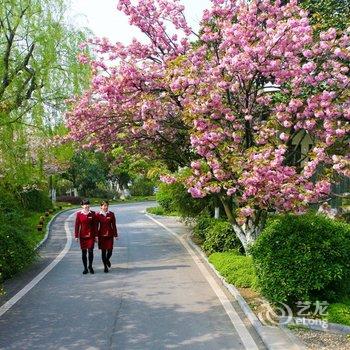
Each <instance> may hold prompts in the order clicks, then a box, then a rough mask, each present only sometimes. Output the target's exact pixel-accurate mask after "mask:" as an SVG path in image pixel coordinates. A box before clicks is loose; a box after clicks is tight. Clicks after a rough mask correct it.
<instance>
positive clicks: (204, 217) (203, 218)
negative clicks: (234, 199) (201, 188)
mask: <svg viewBox="0 0 350 350" xmlns="http://www.w3.org/2000/svg"><path fill="white" fill-rule="evenodd" d="M213 220H216V219H213V218H212V217H210V216H209V214H208V213H207V212H204V213H202V214H201V215H199V216H198V217H197V218H196V224H195V226H194V227H193V235H194V236H195V237H196V238H199V239H200V240H201V241H204V240H205V232H206V230H207V228H208V227H209V226H210V225H212V223H213Z"/></svg>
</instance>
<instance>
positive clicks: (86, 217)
mask: <svg viewBox="0 0 350 350" xmlns="http://www.w3.org/2000/svg"><path fill="white" fill-rule="evenodd" d="M81 206H82V210H81V211H78V212H77V214H76V218H75V231H74V236H75V240H76V241H77V242H78V240H79V241H80V248H81V253H82V260H83V264H84V271H83V274H84V275H85V274H87V273H88V272H89V271H90V273H94V269H93V268H92V262H93V260H94V246H95V239H96V238H97V221H96V213H95V212H94V211H92V210H90V202H89V201H88V200H87V199H84V200H83V201H82V202H81ZM87 255H88V256H87ZM88 259H89V270H88V266H87V262H88Z"/></svg>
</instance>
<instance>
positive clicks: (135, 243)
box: [0, 203, 264, 350]
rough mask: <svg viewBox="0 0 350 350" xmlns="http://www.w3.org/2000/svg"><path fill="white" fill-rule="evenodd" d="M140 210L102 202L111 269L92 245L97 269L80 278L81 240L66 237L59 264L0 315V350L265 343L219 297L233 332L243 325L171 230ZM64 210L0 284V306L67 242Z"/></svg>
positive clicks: (173, 224)
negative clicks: (17, 270) (33, 255)
mask: <svg viewBox="0 0 350 350" xmlns="http://www.w3.org/2000/svg"><path fill="white" fill-rule="evenodd" d="M147 206H149V204H148V203H138V204H123V205H117V206H111V207H110V209H111V210H112V211H114V212H115V214H116V217H117V225H118V231H119V234H120V239H119V240H117V241H116V242H115V249H114V252H113V256H112V258H111V262H112V268H111V269H110V271H109V273H104V272H103V264H102V261H101V255H100V251H99V250H98V249H97V246H96V247H95V259H94V269H95V274H93V275H92V274H88V275H83V274H82V271H83V266H82V262H81V251H80V248H79V244H78V243H76V242H74V241H73V242H72V246H71V247H70V249H69V250H67V251H68V252H67V253H66V254H65V255H64V256H63V258H62V260H60V261H59V262H58V263H57V265H55V266H54V267H53V268H52V269H51V270H50V271H49V272H48V273H47V274H46V275H45V276H44V277H43V278H42V279H41V280H40V281H39V282H38V283H37V284H36V285H35V286H33V288H31V289H30V290H29V291H28V292H27V293H26V294H25V295H24V296H23V297H22V298H20V299H19V300H18V301H17V302H16V303H15V304H14V305H13V306H12V307H11V308H10V309H9V310H8V311H7V312H5V313H4V314H3V315H2V316H1V317H0V349H16V350H18V349H49V350H51V349H60V350H63V349H89V350H93V349H99V350H100V349H101V350H102V349H118V350H129V349H130V350H131V349H132V350H134V349H135V350H136V349H139V350H148V349H149V350H158V349H205V350H216V349H222V350H226V349H235V350H236V349H237V350H238V349H248V348H250V349H264V346H263V344H262V342H261V340H260V338H259V337H258V335H257V334H256V333H255V330H254V329H253V327H252V326H251V325H250V324H249V322H248V321H247V320H246V319H245V318H244V315H243V313H242V312H241V311H240V309H239V307H238V306H237V304H236V302H235V301H234V300H232V297H231V296H227V297H228V298H230V303H232V306H233V307H234V309H235V311H236V312H237V314H238V315H239V317H240V318H241V320H242V324H243V326H244V328H245V330H244V331H245V332H244V333H241V331H240V329H242V324H241V328H237V327H235V325H234V324H233V323H232V320H231V319H230V318H229V316H228V314H227V312H226V308H225V309H224V307H223V303H222V300H219V298H218V293H215V291H214V290H213V287H212V286H211V285H210V284H209V283H208V278H206V277H205V275H204V274H203V271H202V270H203V268H202V270H201V269H200V268H199V267H198V263H196V262H195V259H194V258H193V256H191V254H189V252H188V251H187V250H186V249H185V247H184V246H183V245H182V244H181V243H180V242H179V241H178V240H177V239H176V238H175V237H174V236H173V235H171V234H170V233H169V232H167V231H166V230H165V229H164V228H163V227H161V226H159V225H157V223H155V222H154V221H152V220H150V219H149V218H148V217H147V216H145V214H144V211H145V208H146V207H147ZM72 213H73V211H71V212H66V213H62V214H61V215H59V216H58V217H57V218H56V219H55V220H54V222H53V224H52V227H51V233H50V237H49V239H48V241H47V242H46V243H45V244H44V245H43V247H42V248H41V251H40V254H41V256H42V258H41V259H40V260H39V261H38V262H37V263H36V264H34V266H33V267H32V268H31V269H29V270H27V271H26V272H24V273H22V274H21V275H19V276H18V277H17V278H16V279H14V280H12V281H9V282H8V283H7V284H5V288H6V289H7V291H8V293H7V295H6V296H5V297H2V298H1V299H0V305H1V303H2V304H4V303H5V302H6V301H7V300H8V299H10V298H11V297H13V296H15V295H16V293H17V291H18V290H19V289H21V288H22V287H23V286H25V285H27V283H30V280H31V279H32V278H33V277H34V276H35V275H36V274H37V273H38V272H40V271H41V270H42V269H43V268H44V267H45V266H47V265H48V264H50V263H52V261H54V258H55V257H56V256H57V254H59V253H60V252H61V251H62V249H63V248H64V246H65V244H66V245H67V238H66V235H67V230H68V234H70V235H71V234H72V232H73V225H74V215H71V214H72ZM159 220H161V222H162V223H163V224H164V225H165V226H167V227H170V228H171V229H172V230H173V231H174V232H176V234H179V235H183V234H184V233H185V232H186V228H185V226H184V225H182V224H180V223H179V222H177V221H176V220H174V219H166V218H161V219H159ZM68 248H69V247H68ZM222 292H223V293H225V295H227V292H226V291H224V289H223V290H222V291H221V293H222ZM237 329H238V330H237ZM249 337H250V340H249V339H248V340H247V338H249ZM252 342H253V344H254V345H252V346H251V347H249V346H247V344H249V343H250V344H251V343H252Z"/></svg>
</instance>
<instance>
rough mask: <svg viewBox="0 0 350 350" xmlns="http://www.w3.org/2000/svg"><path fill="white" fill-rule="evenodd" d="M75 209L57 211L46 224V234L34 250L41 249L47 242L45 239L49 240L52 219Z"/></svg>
mask: <svg viewBox="0 0 350 350" xmlns="http://www.w3.org/2000/svg"><path fill="white" fill-rule="evenodd" d="M74 209H75V208H66V209H63V210H61V211H59V212H58V213H56V214H55V215H54V216H53V217H52V218H51V219H50V221H49V222H48V223H47V226H46V233H45V236H44V238H43V239H42V240H41V241H40V242H39V243H38V244H37V245H36V246H35V248H34V250H35V251H37V250H38V249H40V248H41V246H42V245H43V244H44V243H45V242H46V241H47V239H48V238H49V235H50V228H51V224H52V222H53V220H54V219H56V218H57V216H58V215H60V214H62V213H65V212H66V211H69V210H74Z"/></svg>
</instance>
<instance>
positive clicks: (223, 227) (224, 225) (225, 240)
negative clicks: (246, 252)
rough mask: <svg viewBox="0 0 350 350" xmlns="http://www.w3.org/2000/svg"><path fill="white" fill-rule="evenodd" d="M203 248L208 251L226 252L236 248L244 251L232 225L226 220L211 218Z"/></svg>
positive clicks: (210, 252) (205, 232) (205, 233)
mask: <svg viewBox="0 0 350 350" xmlns="http://www.w3.org/2000/svg"><path fill="white" fill-rule="evenodd" d="M204 235H205V240H204V242H203V245H202V247H203V249H204V250H205V251H206V252H207V253H208V254H212V253H214V252H225V251H228V250H232V249H236V250H239V251H242V249H243V248H242V245H241V243H240V241H239V239H238V238H237V236H236V234H235V232H234V231H233V228H232V225H231V224H230V223H229V222H227V221H224V220H219V219H211V221H210V224H209V226H208V227H207V228H206V229H205V231H204Z"/></svg>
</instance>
